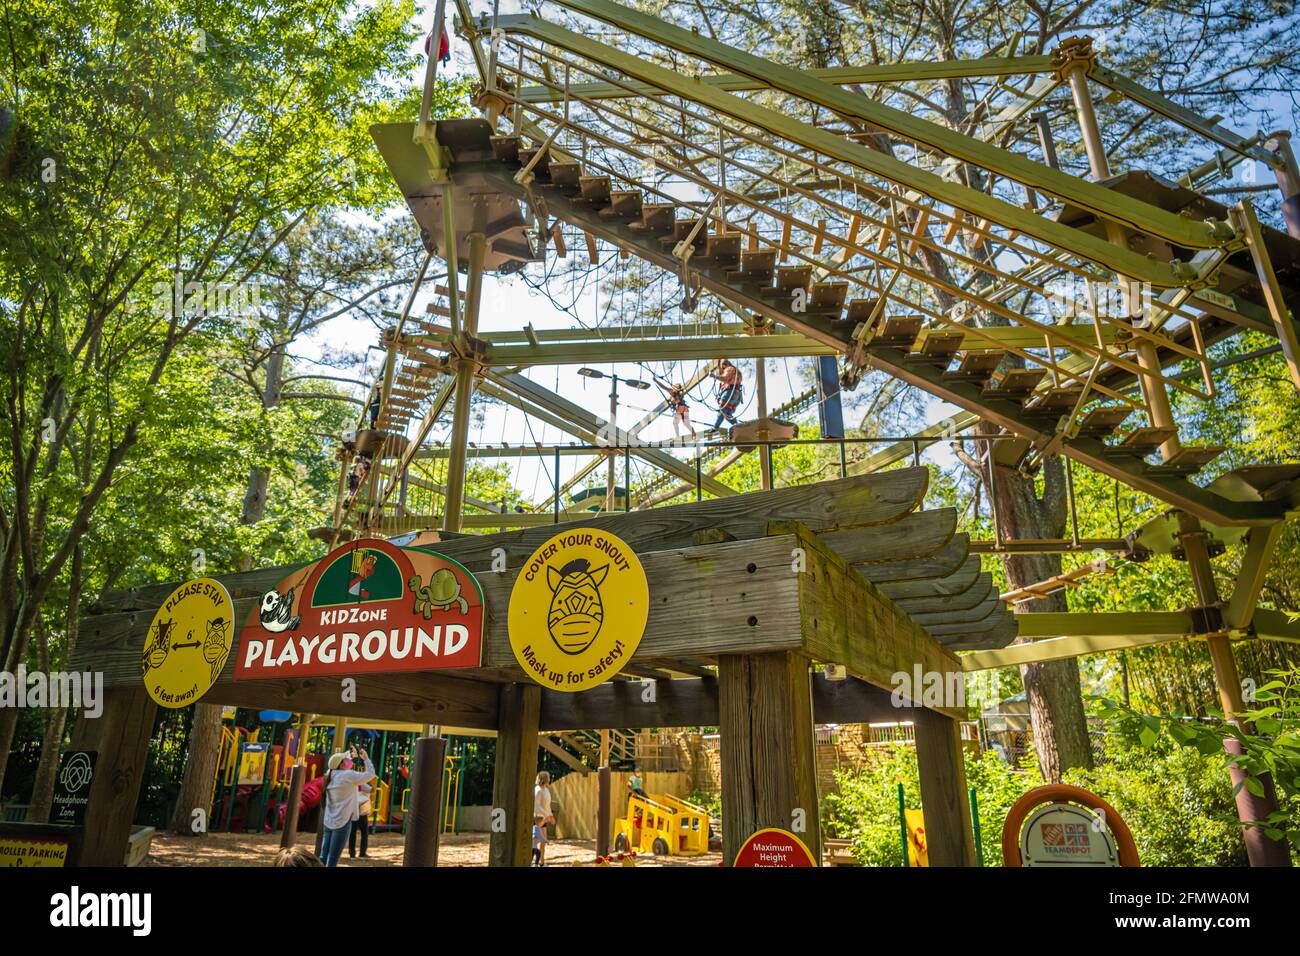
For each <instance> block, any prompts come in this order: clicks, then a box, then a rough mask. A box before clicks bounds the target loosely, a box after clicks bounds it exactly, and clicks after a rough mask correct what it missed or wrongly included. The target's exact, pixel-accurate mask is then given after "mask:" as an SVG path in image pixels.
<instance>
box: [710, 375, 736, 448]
mask: <svg viewBox="0 0 1300 956" xmlns="http://www.w3.org/2000/svg"><path fill="white" fill-rule="evenodd" d="M710 374H711V375H712V376H713V377H714V378H716V379H717V380H718V420H717V421H716V422H714V423H713V428H714V430H715V431H716V430H717V429H719V428H721V427H722V420H723V419H724V418H725V419H726V420H727V421H728V422H730V423H731V424H733V425H734V424H736V408H737V407H738V406H739V405H740V391H741V390H740V369H738V368H736V366H734V365H732V364H731V362H730V361H729V360H727V359H723V360H722V361H721V362H719V363H718V367H717V368H716V369H714V370H713V371H712V372H711V373H710Z"/></svg>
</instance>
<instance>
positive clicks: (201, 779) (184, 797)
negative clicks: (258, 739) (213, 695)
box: [171, 703, 221, 836]
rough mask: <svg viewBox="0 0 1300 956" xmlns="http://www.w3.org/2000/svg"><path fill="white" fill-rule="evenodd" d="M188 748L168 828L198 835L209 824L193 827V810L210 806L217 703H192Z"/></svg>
mask: <svg viewBox="0 0 1300 956" xmlns="http://www.w3.org/2000/svg"><path fill="white" fill-rule="evenodd" d="M188 746H189V750H188V755H187V757H186V759H185V779H184V780H183V781H182V782H181V792H180V796H179V797H178V798H177V800H176V809H175V811H174V812H173V813H172V820H171V830H172V833H174V834H175V835H176V836H201V835H203V834H205V833H206V832H207V830H208V828H210V827H211V821H210V820H209V821H208V822H207V824H206V825H205V827H204V828H203V829H201V830H198V831H196V830H195V829H194V828H193V820H194V811H195V810H197V809H202V811H203V812H204V814H207V813H208V812H209V811H210V810H211V809H212V808H211V805H210V804H211V800H212V780H213V778H214V777H215V776H216V773H217V762H218V760H219V759H220V757H221V705H220V704H203V703H198V704H195V705H194V723H193V724H191V725H190V738H189V744H188Z"/></svg>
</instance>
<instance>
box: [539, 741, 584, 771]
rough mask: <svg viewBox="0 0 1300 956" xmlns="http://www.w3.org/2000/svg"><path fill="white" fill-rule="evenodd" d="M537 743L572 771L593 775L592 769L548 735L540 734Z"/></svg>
mask: <svg viewBox="0 0 1300 956" xmlns="http://www.w3.org/2000/svg"><path fill="white" fill-rule="evenodd" d="M537 743H538V744H539V745H540V746H541V748H542V749H543V750H545V751H546V752H547V753H548V754H550V755H551V756H553V757H555V759H556V760H558V761H560V763H562V764H564V765H565V766H566V767H568V768H569V769H570V770H576V771H578V773H591V768H590V767H588V766H587V765H586V764H585V763H583V762H582V761H581V760H579V759H578V758H577V757H575V756H574V755H573V754H571V753H569V752H568V751H567V750H565V749H564V748H563V747H561V746H560V745H559V744H557V743H556V742H555V741H554V740H552V739H551V738H550V737H548V736H546V734H538V735H537Z"/></svg>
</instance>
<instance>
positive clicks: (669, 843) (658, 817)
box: [614, 793, 709, 856]
mask: <svg viewBox="0 0 1300 956" xmlns="http://www.w3.org/2000/svg"><path fill="white" fill-rule="evenodd" d="M614 849H615V850H616V851H617V852H619V853H627V852H628V851H629V850H635V851H637V852H638V853H653V854H654V855H655V856H697V855H699V854H701V853H707V852H708V850H709V814H708V811H707V810H705V809H704V808H703V807H697V806H696V805H695V804H693V803H687V802H686V801H685V800H679V799H678V798H677V797H670V796H668V795H667V794H664V793H653V794H647V795H646V796H644V797H642V796H638V795H637V794H635V793H632V794H628V798H627V815H626V816H624V817H619V818H618V819H616V820H615V821H614Z"/></svg>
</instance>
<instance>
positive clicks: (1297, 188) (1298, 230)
mask: <svg viewBox="0 0 1300 956" xmlns="http://www.w3.org/2000/svg"><path fill="white" fill-rule="evenodd" d="M1264 148H1265V149H1271V150H1272V151H1273V152H1275V153H1277V154H1278V156H1279V157H1280V158H1281V160H1282V164H1281V165H1280V166H1275V167H1274V168H1273V175H1275V176H1276V177H1277V188H1278V189H1280V190H1282V218H1283V219H1285V220H1286V231H1287V232H1288V233H1290V234H1291V235H1293V236H1295V237H1296V238H1297V239H1300V165H1297V164H1296V159H1295V153H1294V152H1293V151H1292V149H1291V133H1290V132H1289V131H1287V130H1278V131H1277V132H1276V133H1272V134H1270V135H1269V137H1268V139H1266V140H1264Z"/></svg>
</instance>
